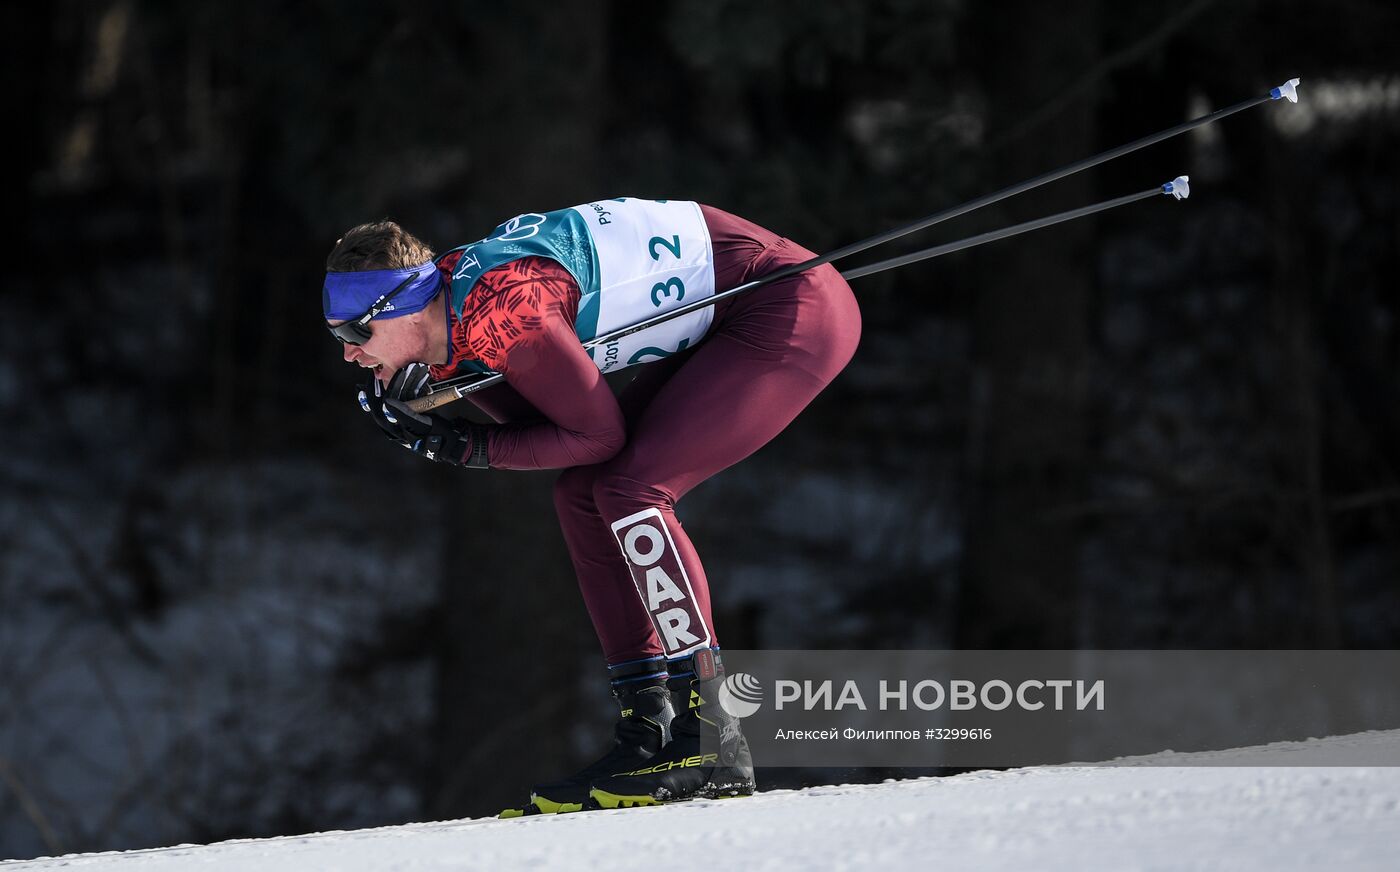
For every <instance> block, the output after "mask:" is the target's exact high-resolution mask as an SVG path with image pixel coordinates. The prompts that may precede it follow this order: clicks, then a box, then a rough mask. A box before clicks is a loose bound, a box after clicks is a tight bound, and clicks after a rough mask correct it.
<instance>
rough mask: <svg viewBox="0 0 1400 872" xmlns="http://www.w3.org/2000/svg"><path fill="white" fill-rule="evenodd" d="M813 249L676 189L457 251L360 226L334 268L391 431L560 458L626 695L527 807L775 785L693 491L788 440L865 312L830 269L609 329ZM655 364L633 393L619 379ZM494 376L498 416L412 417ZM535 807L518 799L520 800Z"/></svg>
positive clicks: (453, 445) (338, 294)
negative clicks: (748, 706)
mask: <svg viewBox="0 0 1400 872" xmlns="http://www.w3.org/2000/svg"><path fill="white" fill-rule="evenodd" d="M814 256H815V255H813V254H812V252H810V251H808V250H807V249H805V248H802V247H801V246H799V245H797V244H795V243H793V242H792V241H790V240H788V239H785V238H782V237H779V236H777V235H776V234H774V233H772V232H770V231H768V230H765V229H764V228H762V227H759V226H757V225H755V224H753V223H751V222H749V221H746V220H744V219H742V218H739V217H737V216H734V215H731V214H728V213H726V212H722V211H720V210H718V209H714V208H711V207H709V206H703V205H699V204H696V203H693V202H684V201H676V200H641V199H635V198H621V199H614V200H603V201H599V202H596V203H587V204H584V205H581V206H575V207H573V208H570V209H560V210H557V211H554V212H544V213H526V214H523V215H520V216H517V217H515V218H512V219H511V220H510V221H507V222H505V223H504V224H501V225H500V226H498V227H497V228H496V229H495V231H493V232H492V233H491V234H490V235H489V236H488V237H487V238H485V239H483V240H481V241H479V242H474V243H471V244H469V245H464V246H459V247H457V248H454V249H452V250H451V251H448V252H446V253H445V254H442V255H436V256H435V255H434V254H433V252H432V251H431V250H430V249H429V248H428V247H427V246H426V245H425V244H424V243H423V242H421V241H419V240H418V239H417V238H415V237H414V236H412V235H411V234H409V233H408V232H407V231H405V230H404V229H403V228H401V227H400V226H399V225H397V224H395V223H393V222H389V221H383V222H378V223H373V224H363V225H360V226H358V227H355V228H353V229H352V230H350V231H348V232H347V233H346V234H345V236H344V237H343V238H342V239H340V240H339V241H338V242H337V243H336V245H335V248H334V250H332V252H331V254H330V256H329V257H328V258H327V260H326V270H327V275H326V281H325V286H324V291H323V295H322V302H323V307H324V311H325V317H326V322H327V324H328V326H329V327H330V329H331V332H332V333H333V334H334V335H335V336H336V337H337V338H338V339H340V340H341V342H342V343H343V344H344V356H345V360H346V361H348V362H351V363H356V364H359V365H360V366H362V367H367V368H369V369H371V370H372V373H371V378H370V379H369V380H368V382H367V383H366V386H365V387H364V388H363V389H362V390H361V393H360V403H361V405H362V406H363V408H364V409H365V410H366V411H368V412H369V413H370V415H371V417H372V418H373V419H374V421H375V422H376V423H377V424H378V425H379V426H380V427H381V428H382V429H383V430H384V431H385V433H386V434H387V435H389V436H390V438H392V439H393V440H394V441H396V442H399V443H401V444H403V445H405V446H407V447H409V448H410V449H411V450H413V451H415V452H416V453H418V454H420V455H422V456H424V457H426V458H428V459H431V460H435V461H438V462H441V463H448V464H452V465H456V466H465V467H469V468H475V469H487V468H490V469H562V470H564V471H563V473H562V474H561V475H560V476H559V479H558V481H557V483H556V484H555V487H554V500H555V505H556V507H557V510H558V515H559V523H560V526H561V527H562V528H563V534H564V540H565V542H566V544H567V546H568V550H569V554H570V556H571V558H572V560H573V564H574V569H575V571H576V573H577V575H578V582H579V586H580V588H581V589H582V591H583V598H584V602H585V603H586V605H587V607H588V613H589V616H590V618H591V619H592V621H593V626H594V629H595V630H596V631H597V634H598V639H599V641H600V642H601V643H602V647H603V655H604V657H605V659H606V662H607V668H608V674H609V679H610V682H611V686H612V692H613V695H614V696H615V697H616V699H617V702H618V705H619V707H620V712H619V717H618V722H617V725H616V728H615V741H614V744H613V746H612V748H611V749H610V750H608V751H607V753H606V754H604V755H603V757H602V758H601V759H599V760H598V761H597V762H596V763H593V764H592V765H590V766H588V767H586V768H584V769H583V770H582V771H580V772H578V773H576V774H574V775H572V776H570V777H568V778H564V779H561V780H559V781H554V782H549V783H546V784H538V785H535V787H534V789H533V791H532V794H531V804H530V805H529V806H527V807H526V809H525V813H538V812H545V813H552V812H560V811H575V810H579V809H581V808H585V807H593V803H595V802H596V803H597V804H598V805H601V806H603V807H618V806H628V805H650V804H654V803H658V802H669V801H676V800H683V799H689V798H692V797H695V796H737V795H744V794H748V793H752V792H753V790H754V777H753V764H752V760H751V758H750V755H749V750H748V745H747V743H746V742H745V740H744V737H743V735H742V733H741V732H740V731H739V724H738V721H737V720H736V719H734V718H732V717H731V716H730V715H728V714H727V713H726V712H725V711H724V710H723V709H722V708H721V707H720V706H719V704H718V698H719V697H718V693H717V690H718V685H719V683H720V682H721V681H722V680H723V675H724V670H723V667H722V665H721V663H720V657H719V636H718V635H717V632H716V627H715V624H714V619H713V617H712V615H711V613H710V591H709V584H708V582H707V580H706V577H705V570H704V568H703V567H702V566H701V563H700V558H699V556H698V555H697V554H696V553H695V548H694V546H692V545H691V542H690V538H689V537H688V536H686V533H685V529H684V528H683V527H682V526H681V523H680V521H679V519H678V518H677V517H676V503H677V501H679V500H680V499H681V497H683V496H685V494H686V493H687V492H688V491H690V489H691V488H693V487H695V486H696V485H697V484H699V483H700V482H702V481H704V480H706V479H707V478H709V477H710V476H712V475H714V474H715V473H717V472H719V471H720V470H722V469H725V468H727V467H729V466H732V465H734V464H735V463H738V462H739V461H740V460H743V459H744V458H745V457H748V456H749V455H750V454H752V453H753V452H754V451H756V450H758V449H759V448H760V447H762V446H763V445H764V444H766V443H767V442H768V441H769V440H771V439H772V438H773V437H775V436H777V435H778V433H779V432H781V431H782V430H783V428H784V427H786V426H787V425H788V424H789V423H791V422H792V420H793V419H794V418H796V417H797V415H798V413H799V412H801V411H802V410H803V408H805V407H806V406H807V404H808V403H810V402H811V401H812V399H813V398H814V397H816V395H817V394H818V393H820V392H821V390H822V389H823V388H825V387H826V386H827V385H828V384H829V383H830V382H831V380H832V379H834V378H835V377H836V374H837V373H839V372H840V371H841V370H842V368H844V367H845V366H846V364H847V363H848V362H849V361H850V359H851V356H852V355H853V354H854V353H855V349H856V345H857V343H858V341H859V338H860V311H859V309H858V308H857V306H856V300H855V297H854V295H853V294H852V293H851V289H850V286H849V285H847V284H846V282H845V281H844V280H843V279H842V278H841V276H840V274H839V273H837V271H836V269H835V268H833V267H832V266H830V265H824V266H820V267H817V268H814V269H810V270H807V271H805V272H802V273H799V274H797V275H794V276H792V277H790V278H787V279H785V280H782V281H778V282H774V283H772V284H769V285H765V286H762V287H761V288H759V289H756V290H754V291H750V292H747V293H744V294H739V295H737V296H735V297H731V298H727V299H724V300H721V301H719V302H718V303H716V304H715V305H713V306H708V307H705V308H702V309H700V310H698V311H696V312H693V313H691V314H688V315H684V316H681V317H678V318H675V319H672V320H670V321H666V322H663V323H661V324H658V325H655V326H653V327H650V328H648V329H646V330H643V331H641V332H638V333H634V334H631V335H629V336H626V337H623V338H621V339H619V340H616V341H614V342H612V343H610V344H607V345H604V346H599V347H596V348H593V349H585V348H584V347H583V343H584V342H586V341H587V340H589V339H592V338H594V337H595V336H598V335H601V334H603V333H606V332H609V331H611V330H616V329H618V328H620V327H624V326H629V325H631V324H635V323H638V322H640V321H642V320H644V319H646V318H648V317H651V316H653V315H655V314H658V313H661V312H665V311H669V310H670V309H672V308H675V307H677V306H679V305H681V304H682V303H689V302H691V301H693V300H698V299H703V298H706V297H709V296H711V295H713V294H715V293H716V291H717V289H718V290H725V289H728V288H731V287H734V286H736V285H739V284H741V283H743V282H745V281H747V280H749V279H751V278H754V277H757V276H760V275H762V274H764V273H768V272H771V271H773V270H775V269H777V268H779V267H782V266H785V265H788V264H793V263H799V262H801V261H804V260H807V259H809V258H812V257H814ZM641 363H645V364H647V366H646V367H644V368H643V369H642V371H641V372H640V374H639V375H638V376H637V377H636V378H635V379H634V380H633V381H632V382H630V383H629V384H628V385H627V386H626V388H625V389H623V390H622V392H621V393H620V395H618V396H614V394H613V392H612V391H611V389H610V388H609V387H608V384H607V383H606V382H605V381H604V379H603V374H604V373H607V372H612V371H614V370H618V369H622V368H624V367H628V366H632V365H634V364H641ZM488 369H489V370H494V371H496V372H499V373H502V374H503V375H504V376H505V382H506V384H504V385H498V386H494V387H490V388H487V389H485V390H481V391H478V392H476V393H472V394H469V395H468V398H469V399H470V400H472V401H473V402H474V403H475V404H476V405H477V406H478V407H479V408H481V409H482V410H483V411H485V412H486V413H487V414H488V415H489V416H490V417H491V418H492V419H494V420H495V421H497V422H498V423H496V424H494V425H482V424H476V423H472V422H468V421H462V420H455V421H454V420H447V419H444V418H442V417H439V416H437V415H435V414H420V413H415V412H411V411H410V410H409V409H408V407H407V406H405V405H404V403H405V402H407V401H408V400H411V399H414V398H416V397H418V396H420V395H421V394H423V393H425V392H426V387H427V385H428V383H429V382H430V381H434V380H439V379H443V378H446V377H448V376H451V375H454V374H460V373H464V372H471V371H485V370H488ZM517 813H520V812H518V811H517V812H511V811H507V812H506V813H505V814H506V815H511V814H517Z"/></svg>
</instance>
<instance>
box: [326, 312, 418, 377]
mask: <svg viewBox="0 0 1400 872" xmlns="http://www.w3.org/2000/svg"><path fill="white" fill-rule="evenodd" d="M430 308H431V307H430ZM438 317H439V318H440V317H441V315H439V316H438ZM327 323H329V324H332V325H333V324H337V323H339V322H336V321H329V322H327ZM426 323H427V318H426V315H425V313H424V312H414V313H413V314H412V315H405V316H403V317H401V318H376V319H374V320H373V321H370V322H369V325H368V326H369V329H370V337H369V339H368V340H366V341H365V342H364V343H363V344H362V345H351V344H349V343H344V344H342V345H341V351H342V354H343V356H344V358H345V360H346V361H347V362H349V363H354V364H358V365H359V366H362V367H364V368H366V369H372V370H374V377H375V378H377V379H379V381H380V382H382V383H383V384H386V385H387V384H388V383H389V379H391V378H393V376H394V373H395V372H397V371H398V370H399V369H400V368H401V367H404V366H407V365H408V364H410V363H413V362H415V361H420V360H432V357H431V356H429V354H428V342H427V330H426V329H425V327H426Z"/></svg>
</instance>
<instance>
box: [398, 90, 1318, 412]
mask: <svg viewBox="0 0 1400 872" xmlns="http://www.w3.org/2000/svg"><path fill="white" fill-rule="evenodd" d="M1298 83H1299V79H1296V78H1294V79H1289V80H1288V81H1287V82H1284V83H1283V84H1282V85H1279V86H1278V87H1276V88H1271V89H1269V92H1268V93H1267V94H1264V95H1261V96H1258V97H1252V98H1250V99H1248V100H1244V101H1241V102H1239V103H1236V104H1235V105H1233V106H1227V107H1225V108H1224V109H1219V110H1217V111H1215V112H1211V113H1210V114H1208V115H1202V116H1200V117H1199V118H1193V119H1191V120H1190V121H1185V122H1182V123H1181V124H1178V125H1176V126H1175V127H1170V128H1168V129H1166V130H1162V131H1159V132H1157V133H1153V134H1151V135H1148V136H1144V137H1142V138H1141V139H1137V140H1134V141H1132V142H1130V143H1128V144H1127V145H1120V146H1118V147H1117V148H1112V149H1109V150H1108V151H1105V152H1101V153H1099V154H1097V155H1094V156H1093V157H1088V158H1085V159H1083V160H1080V161H1077V162H1075V163H1072V164H1067V165H1066V166H1063V167H1061V168H1059V169H1056V170H1051V171H1050V172H1047V173H1043V174H1041V175H1039V176H1036V177H1035V178H1033V179H1028V180H1027V181H1024V182H1021V183H1019V184H1016V185H1012V186H1011V187H1008V188H1003V189H1002V190H1000V191H996V192H994V193H991V194H987V195H985V196H983V197H979V198H978V199H976V200H969V201H968V202H966V203H963V204H961V205H958V206H953V207H952V208H949V209H945V210H943V211H942V212H937V213H935V214H933V215H930V216H928V217H927V218H923V219H920V220H919V221H915V222H913V223H912V224H906V225H904V226H902V227H896V228H894V229H893V230H888V231H886V232H884V233H881V234H878V235H876V236H872V237H870V238H868V239H864V240H861V241H859V242H854V243H851V244H850V245H847V246H845V247H843V248H838V249H836V250H835V251H831V252H828V253H827V254H823V255H819V256H817V257H814V258H811V259H810V260H805V261H802V262H801V263H796V264H790V265H788V266H785V267H783V268H781V269H778V270H775V271H773V272H771V273H769V274H767V275H764V276H761V277H759V278H757V279H754V280H753V281H751V282H748V283H746V284H743V285H740V286H739V287H737V288H733V289H731V290H730V291H726V292H724V293H723V294H716V295H715V296H712V297H709V298H707V299H705V300H703V301H697V302H699V303H700V304H701V305H708V304H713V303H715V302H718V301H719V300H720V299H722V298H723V297H725V296H732V295H733V294H737V293H741V292H743V291H751V290H753V289H755V288H758V287H760V286H762V285H766V284H771V283H773V282H776V281H781V280H782V279H785V278H788V277H789V276H794V275H797V274H798V273H800V272H804V271H806V270H809V269H813V268H815V267H819V266H821V265H823V264H826V263H830V262H832V261H833V260H838V259H840V258H844V257H849V256H850V255H852V254H857V253H859V252H862V251H865V250H866V249H869V248H874V247H875V246H877V245H883V244H884V243H886V242H891V241H893V240H895V239H898V238H900V237H901V236H907V235H909V234H910V233H914V232H917V231H919V230H923V229H925V228H928V227H932V226H933V225H934V224H938V223H940V222H942V221H947V220H949V219H951V218H956V217H958V216H960V215H966V214H967V213H968V212H972V211H974V210H976V209H981V208H983V207H984V206H990V205H991V204H993V203H997V202H1000V201H1001V200H1005V199H1006V198H1008V197H1013V196H1015V195H1017V194H1021V193H1025V192H1026V191H1029V190H1031V189H1033V188H1037V187H1040V186H1041V185H1045V184H1048V183H1050V182H1053V181H1057V180H1059V179H1062V178H1065V177H1066V176H1069V175H1073V174H1074V173H1078V172H1082V171H1083V170H1086V169H1089V168H1090V167H1094V166H1098V165H1099V164H1101V163H1104V162H1105V161H1109V160H1113V159H1114V158H1118V157H1122V156H1123V155H1125V154H1129V153H1131V152H1134V151H1137V150H1138V149H1141V148H1146V147H1147V146H1149V145H1155V144H1156V143H1158V142H1161V141H1163V140H1165V139H1170V138H1171V137H1173V136H1178V135H1180V134H1182V133H1186V132H1187V131H1190V130H1194V129H1196V128H1197V127H1202V126H1204V125H1206V124H1210V123H1212V122H1215V121H1219V120H1220V119H1222V118H1225V117H1227V116H1229V115H1234V114H1235V113H1237V112H1242V111H1244V110H1245V109H1250V108H1253V107H1255V106H1258V105H1260V104H1262V103H1267V102H1270V101H1273V100H1288V101H1289V102H1290V103H1297V102H1298V90H1297V89H1298ZM1183 178H1184V177H1183ZM1156 191H1157V189H1156V188H1154V189H1152V192H1153V193H1156ZM1108 208H1111V207H1108ZM1065 214H1068V213H1065ZM1085 214H1088V213H1085ZM1052 217H1059V216H1052ZM1070 217H1074V216H1070ZM1059 220H1069V218H1067V217H1066V218H1060V219H1059ZM1050 223H1057V222H1055V221H1051V222H1050ZM1039 226H1042V227H1043V226H1047V225H1045V224H1041V225H1039ZM1008 229H1012V228H1008ZM1029 229H1034V228H1029V227H1027V228H1025V229H1022V230H1019V231H1017V232H1020V233H1024V232H1025V230H1029ZM998 232H1000V231H998ZM1007 235H1014V234H1007ZM997 238H1004V237H997ZM983 241H988V242H989V241H991V240H990V239H988V240H983ZM950 244H955V243H950ZM941 247H942V246H940V248H941ZM930 250H932V249H930ZM954 250H956V249H954ZM940 253H942V254H946V253H948V252H946V251H943V252H940ZM925 256H926V257H933V256H936V255H925ZM919 259H922V258H919ZM896 260H898V258H896ZM903 262H904V263H912V262H913V261H912V260H910V261H903ZM882 263H883V262H882ZM894 265H899V264H894ZM886 268H890V267H886ZM860 269H864V268H860ZM852 272H853V273H854V272H855V271H854V270H853V271H852ZM869 274H870V271H869V270H866V271H863V272H859V274H858V275H869ZM851 277H852V278H854V277H858V276H857V275H853V276H851ZM694 308H700V305H697V306H695V307H694ZM690 311H693V309H692V308H691V307H689V306H682V307H680V308H678V309H673V310H672V311H670V312H667V313H666V315H667V316H669V317H679V316H680V315H684V314H687V313H688V312H690ZM663 320H667V319H666V318H665V317H661V316H658V317H657V318H656V319H651V320H649V321H646V322H643V324H644V325H646V326H652V325H654V324H657V323H660V322H661V321H663ZM639 329H643V328H642V327H641V326H637V327H635V328H627V329H626V332H624V333H621V334H619V335H626V333H631V332H635V330H639ZM615 338H618V337H617V336H612V335H609V337H608V338H607V341H611V340H612V339H615ZM601 341H603V340H602V337H600V338H599V339H598V340H594V341H593V342H592V343H590V345H591V344H597V343H598V342H601ZM501 378H502V376H501V375H500V374H499V373H475V374H471V375H465V376H456V377H452V378H447V379H444V380H442V381H440V382H436V383H434V384H433V385H432V389H433V391H434V393H441V394H442V396H440V397H434V396H429V397H419V398H418V399H417V400H414V401H413V403H412V404H410V405H411V406H412V407H413V408H414V410H415V411H427V410H429V409H433V408H437V407H438V406H441V405H445V404H446V403H449V402H452V401H453V400H456V399H459V398H461V397H463V396H465V395H466V394H468V393H472V392H475V391H478V390H481V389H482V388H484V387H487V386H489V385H491V384H494V383H496V382H497V381H499V380H500V379H501ZM430 400H431V401H433V402H431V404H429V401H430Z"/></svg>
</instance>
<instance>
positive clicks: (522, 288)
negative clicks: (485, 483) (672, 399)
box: [453, 257, 627, 469]
mask: <svg viewBox="0 0 1400 872" xmlns="http://www.w3.org/2000/svg"><path fill="white" fill-rule="evenodd" d="M578 302H579V289H578V284H577V282H575V281H574V278H573V276H571V275H570V274H569V272H568V271H567V270H566V269H564V267H563V266H561V265H560V264H558V263H556V262H555V261H552V260H549V259H547V258H541V257H526V258H521V259H520V260H515V261H511V262H510V263H507V264H502V265H501V266H498V267H496V268H495V269H492V270H489V271H487V272H486V273H484V274H483V275H482V276H481V278H480V279H478V280H477V284H476V286H475V287H474V288H473V289H472V293H471V294H470V295H468V297H467V305H466V309H465V310H464V312H463V317H462V319H461V320H460V321H459V322H458V324H457V325H454V327H455V329H454V330H453V333H454V337H453V344H454V349H453V350H454V359H455V358H456V356H457V355H456V351H457V348H456V345H457V341H458V340H457V335H456V334H458V333H459V332H460V333H461V336H462V338H461V342H462V345H463V350H464V351H465V352H466V354H467V355H468V356H470V357H473V358H475V359H477V360H479V361H481V362H482V363H484V364H486V365H487V366H489V367H491V368H492V369H494V370H496V371H497V372H500V373H502V374H503V375H504V376H505V377H506V382H507V383H509V385H510V386H511V387H512V388H514V389H515V391H516V392H517V393H519V394H520V395H521V396H522V397H524V398H525V399H526V400H528V401H529V402H530V404H531V405H533V406H534V407H535V408H536V409H538V410H539V411H540V413H542V414H543V415H544V416H545V417H546V418H547V419H548V420H547V421H546V422H544V423H537V424H500V425H496V426H488V427H487V438H488V443H487V459H488V461H489V462H490V464H491V466H492V467H495V468H497V469H560V468H564V467H569V466H584V465H588V464H593V463H601V462H602V461H604V460H607V459H608V458H610V457H612V456H613V455H614V454H616V453H617V452H618V451H621V450H622V446H623V445H624V444H625V443H626V441H627V435H626V430H625V426H624V423H623V418H622V410H621V409H620V408H619V407H618V405H617V399H616V398H615V397H614V396H613V393H612V389H611V388H609V387H608V384H607V382H605V381H604V380H603V376H602V374H601V373H600V372H599V371H598V367H597V366H595V365H594V364H593V361H592V360H591V359H590V358H589V356H588V352H587V351H584V349H583V345H582V343H580V342H579V340H578V335H577V334H576V333H575V332H574V317H575V315H576V314H577V312H578Z"/></svg>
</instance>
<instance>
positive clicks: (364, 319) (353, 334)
mask: <svg viewBox="0 0 1400 872" xmlns="http://www.w3.org/2000/svg"><path fill="white" fill-rule="evenodd" d="M422 274H423V270H419V271H418V272H416V273H414V274H413V275H411V276H409V277H408V278H406V279H404V280H403V281H401V282H399V286H398V287H396V288H394V289H393V290H392V291H390V292H389V293H387V294H385V295H384V296H382V297H380V298H379V299H377V300H375V301H374V305H373V306H370V307H369V311H368V312H366V313H364V314H363V315H361V316H360V317H358V318H356V319H355V320H353V321H345V322H343V323H341V324H337V325H335V326H334V327H332V326H331V325H329V324H327V325H326V329H328V330H330V331H331V335H332V336H334V337H335V338H336V339H339V340H340V341H341V342H344V343H345V344H346V345H364V344H365V343H366V342H368V341H369V338H370V337H371V336H373V335H374V334H373V333H371V332H370V330H369V322H370V321H371V320H373V318H374V316H375V315H378V314H379V313H380V312H383V311H384V310H385V309H387V308H389V303H390V302H392V301H393V299H394V295H395V294H397V293H398V292H399V291H402V290H403V289H404V288H406V287H408V286H409V285H410V284H411V283H413V282H414V281H416V280H417V278H418V277H419V276H421V275H422Z"/></svg>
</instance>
